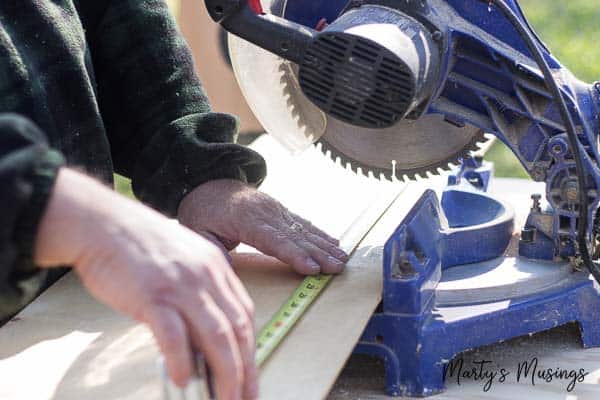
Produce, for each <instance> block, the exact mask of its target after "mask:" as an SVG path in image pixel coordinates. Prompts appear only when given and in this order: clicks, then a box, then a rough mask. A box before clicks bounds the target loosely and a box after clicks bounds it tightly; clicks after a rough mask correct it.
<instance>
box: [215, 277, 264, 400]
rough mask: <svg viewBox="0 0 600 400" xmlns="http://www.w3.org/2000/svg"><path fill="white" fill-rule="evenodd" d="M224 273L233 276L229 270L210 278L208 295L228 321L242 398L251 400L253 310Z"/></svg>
mask: <svg viewBox="0 0 600 400" xmlns="http://www.w3.org/2000/svg"><path fill="white" fill-rule="evenodd" d="M227 273H231V274H233V272H231V270H230V269H226V270H225V276H216V277H215V278H214V279H215V282H214V286H213V290H211V291H210V292H211V295H212V297H213V299H214V301H215V303H216V304H217V306H218V307H219V308H220V309H221V311H223V313H224V314H225V316H226V317H227V319H228V320H229V323H230V324H231V327H232V329H233V333H234V334H235V338H236V340H237V344H238V348H239V351H240V355H241V357H242V364H243V369H244V371H243V376H244V387H243V393H244V398H255V397H256V395H257V392H258V386H257V384H256V381H257V376H258V372H257V370H256V363H255V361H254V358H255V357H254V353H255V339H254V324H253V315H254V309H253V306H252V301H251V300H250V297H249V296H248V294H247V293H246V291H245V289H244V288H243V287H241V284H239V286H238V285H236V283H235V281H237V277H235V276H233V277H227ZM238 283H239V281H238ZM242 299H243V300H242ZM244 303H245V306H244V305H243V304H244ZM249 312H251V314H249Z"/></svg>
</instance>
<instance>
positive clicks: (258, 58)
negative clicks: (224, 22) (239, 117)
mask: <svg viewBox="0 0 600 400" xmlns="http://www.w3.org/2000/svg"><path fill="white" fill-rule="evenodd" d="M264 3H271V2H270V1H268V2H263V6H265V4H264ZM269 6H270V4H269ZM229 53H230V56H231V64H232V67H233V71H234V73H235V76H236V79H237V81H238V84H239V86H240V88H241V91H242V94H243V95H244V97H245V98H246V101H247V102H248V105H249V106H250V108H251V109H252V112H254V115H255V116H256V118H257V119H258V120H259V122H260V123H261V124H262V126H263V127H264V128H265V130H266V131H267V132H268V133H269V134H271V135H272V136H273V137H275V139H277V141H279V142H280V143H281V144H282V145H283V146H284V147H285V148H286V149H287V150H288V151H290V152H291V153H300V152H302V151H304V150H306V149H307V148H309V147H310V146H311V145H312V144H313V143H315V142H316V141H318V140H319V138H321V136H323V135H324V134H325V130H326V127H327V117H326V115H325V113H323V112H322V111H321V110H319V109H318V108H317V107H316V106H315V105H314V104H312V103H311V102H310V101H309V100H308V99H307V98H306V97H305V96H304V94H303V93H302V90H301V89H300V86H299V85H298V83H297V81H296V80H295V79H291V77H292V76H293V75H294V74H293V71H292V69H293V68H294V65H293V64H292V63H290V62H289V61H286V60H283V59H282V58H280V57H279V56H276V55H274V54H273V53H270V52H268V51H266V50H263V49H262V48H260V47H258V46H256V45H254V44H252V43H250V42H247V41H245V40H244V39H240V38H239V37H237V36H235V35H232V34H229Z"/></svg>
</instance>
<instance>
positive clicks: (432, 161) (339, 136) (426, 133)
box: [317, 115, 487, 179]
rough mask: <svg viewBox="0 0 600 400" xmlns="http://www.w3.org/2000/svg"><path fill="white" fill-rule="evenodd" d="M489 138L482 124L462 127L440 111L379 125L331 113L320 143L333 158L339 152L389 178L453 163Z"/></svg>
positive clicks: (433, 171)
mask: <svg viewBox="0 0 600 400" xmlns="http://www.w3.org/2000/svg"><path fill="white" fill-rule="evenodd" d="M486 140H487V139H486V138H485V137H484V132H483V131H482V130H480V129H478V128H475V127H469V126H466V127H462V128H459V127H456V126H454V125H451V124H449V123H448V122H446V121H444V118H443V117H442V116H440V115H426V116H423V117H421V118H419V119H418V120H416V121H408V120H405V121H401V122H400V123H398V124H396V125H395V126H393V127H390V128H387V129H380V130H369V129H363V128H358V127H354V126H350V125H347V124H344V123H343V122H340V121H337V120H333V119H329V120H328V125H327V129H326V132H325V134H324V135H323V136H321V138H319V140H318V141H317V144H318V145H319V146H320V148H321V150H322V151H323V152H324V153H325V154H328V155H330V157H331V158H332V159H334V160H335V159H337V158H339V159H340V161H341V163H342V164H343V165H349V166H350V167H351V168H352V170H354V171H357V170H358V169H360V170H361V171H362V173H364V174H367V175H368V174H371V173H372V174H373V175H374V176H375V177H381V176H383V177H385V178H387V179H393V178H397V179H405V178H409V179H414V178H416V177H418V176H420V177H423V178H426V177H427V175H428V174H438V173H439V171H440V170H447V169H449V168H450V167H451V166H452V165H453V164H456V163H457V162H458V160H459V159H460V158H462V157H464V156H465V155H467V154H468V153H470V152H471V151H474V150H477V149H478V144H479V143H482V142H485V141H486Z"/></svg>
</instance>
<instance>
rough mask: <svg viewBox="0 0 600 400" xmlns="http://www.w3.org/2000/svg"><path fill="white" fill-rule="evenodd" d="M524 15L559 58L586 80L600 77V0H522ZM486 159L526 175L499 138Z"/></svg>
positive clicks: (501, 172) (499, 171) (502, 172)
mask: <svg viewBox="0 0 600 400" xmlns="http://www.w3.org/2000/svg"><path fill="white" fill-rule="evenodd" d="M520 3H521V6H522V7H523V10H524V12H525V15H526V16H527V18H528V19H529V22H530V23H531V25H533V27H534V29H535V31H536V32H537V33H538V35H539V36H540V38H541V39H542V41H544V42H545V43H546V45H547V46H548V47H549V48H550V50H551V51H552V53H553V54H554V55H555V56H556V58H558V59H559V60H560V62H561V63H562V64H563V65H565V66H566V67H567V68H569V69H570V70H571V71H572V72H573V73H574V74H575V75H576V76H578V77H579V78H580V79H582V80H584V81H587V82H595V81H597V80H600V0H521V2H520ZM486 159H488V160H490V161H494V163H495V164H496V176H508V177H527V176H528V175H527V174H526V172H525V170H524V169H523V168H522V167H521V164H519V162H518V161H517V159H516V157H515V156H514V155H513V154H512V152H511V151H510V150H508V149H507V148H506V146H504V145H503V144H502V143H500V142H497V143H496V144H495V145H494V146H493V147H492V148H491V149H490V151H489V152H488V154H487V156H486Z"/></svg>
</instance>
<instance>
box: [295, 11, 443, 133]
mask: <svg viewBox="0 0 600 400" xmlns="http://www.w3.org/2000/svg"><path fill="white" fill-rule="evenodd" d="M438 67H439V48H438V47H437V43H436V42H435V40H434V39H433V38H432V34H431V33H430V32H429V31H428V30H427V29H426V28H425V27H424V26H423V25H422V24H421V23H419V22H418V21H416V20H414V19H413V18H410V17H408V16H407V15H405V14H403V13H402V12H399V11H396V10H392V9H390V8H387V7H382V6H377V5H365V6H362V7H359V8H355V9H351V10H349V11H348V12H346V13H345V14H343V15H342V16H340V17H339V18H338V19H336V20H335V22H334V23H332V24H331V25H329V26H328V27H327V28H326V29H325V30H323V31H322V32H320V33H318V34H317V35H316V36H315V37H314V39H313V40H312V41H311V42H310V43H309V44H308V46H307V47H306V49H305V52H304V57H303V60H302V62H301V63H300V69H299V80H300V86H301V88H302V90H303V92H304V93H305V94H306V96H307V97H308V98H309V99H310V100H311V101H312V102H313V103H314V104H315V105H317V106H318V107H319V108H320V109H321V110H323V111H324V112H326V113H327V114H329V115H331V116H333V117H335V118H337V119H340V120H342V121H344V122H347V123H349V124H352V125H357V126H362V127H366V128H385V127H389V126H392V125H395V124H396V123H397V122H398V121H400V120H402V119H404V118H405V117H407V116H408V115H409V114H411V112H413V111H415V109H417V108H418V106H419V105H420V104H421V103H423V102H424V101H426V100H427V99H428V98H429V97H430V96H431V94H432V91H433V88H434V84H435V82H436V81H437V72H438Z"/></svg>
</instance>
